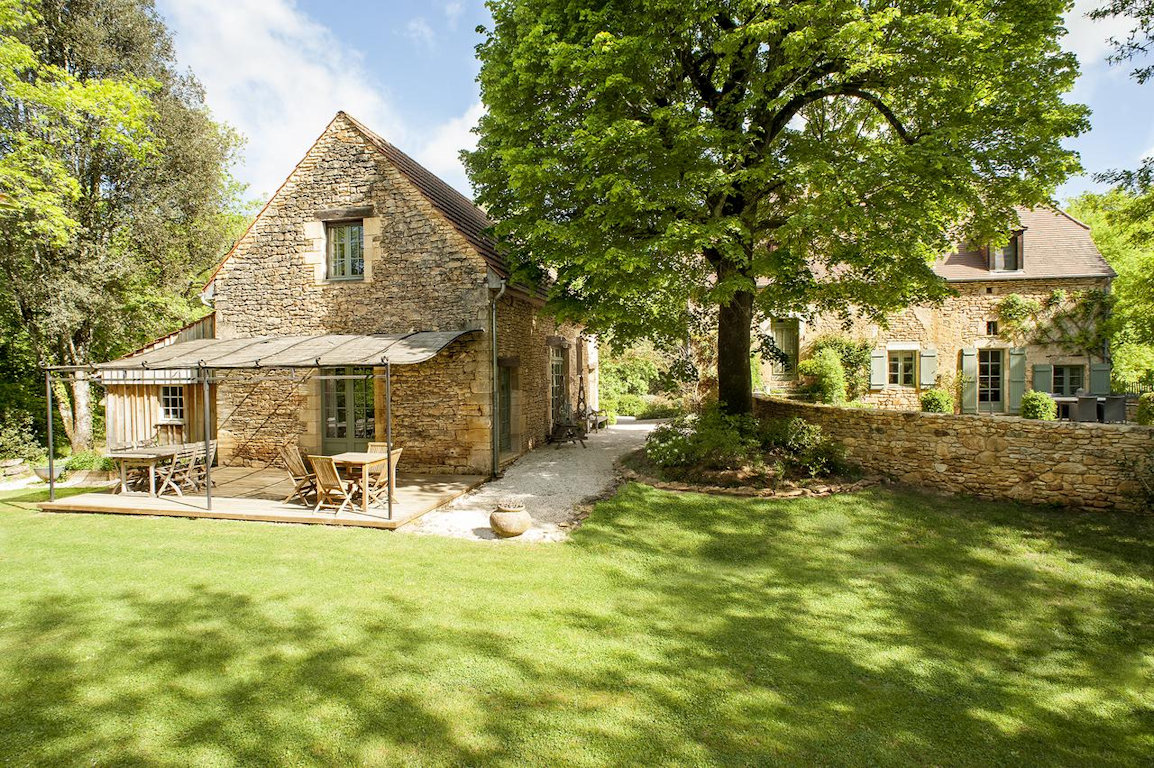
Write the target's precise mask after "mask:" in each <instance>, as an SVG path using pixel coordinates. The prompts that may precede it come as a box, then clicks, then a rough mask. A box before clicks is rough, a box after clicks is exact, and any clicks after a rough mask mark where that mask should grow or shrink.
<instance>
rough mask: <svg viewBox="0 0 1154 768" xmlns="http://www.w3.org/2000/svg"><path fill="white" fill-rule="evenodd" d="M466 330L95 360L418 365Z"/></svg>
mask: <svg viewBox="0 0 1154 768" xmlns="http://www.w3.org/2000/svg"><path fill="white" fill-rule="evenodd" d="M473 333H480V331H479V330H475V329H474V330H464V331H417V332H414V333H394V334H368V335H356V334H336V333H334V334H324V335H320V336H260V337H255V338H247V339H197V340H195V341H182V342H178V343H176V344H169V345H168V346H165V347H160V348H158V349H153V350H150V351H148V352H143V353H140V354H137V355H132V356H129V357H122V358H120V359H119V360H113V361H111V362H107V363H99V364H97V365H96V368H97V369H98V370H102V371H128V370H141V369H145V370H174V369H186V368H197V367H199V366H204V367H205V368H222V369H243V368H339V367H344V366H372V365H384V364H385V363H386V362H388V363H390V364H391V365H415V364H417V363H423V362H425V361H426V360H429V359H431V358H433V357H434V356H436V355H437V354H438V353H439V352H440V351H441V350H443V349H444V348H445V347H447V346H449V345H450V344H452V343H453V342H454V341H456V340H457V339H459V338H461V337H462V336H466V335H469V334H473Z"/></svg>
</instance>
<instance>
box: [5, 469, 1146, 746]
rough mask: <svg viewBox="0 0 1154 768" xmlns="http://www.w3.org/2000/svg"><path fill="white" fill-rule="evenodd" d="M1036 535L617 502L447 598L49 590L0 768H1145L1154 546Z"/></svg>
mask: <svg viewBox="0 0 1154 768" xmlns="http://www.w3.org/2000/svg"><path fill="white" fill-rule="evenodd" d="M1045 514H1046V513H1037V512H1032V511H1028V510H1023V509H1021V508H1006V509H1001V510H997V511H989V510H985V509H984V508H983V507H982V506H981V505H979V504H977V503H969V502H953V501H951V502H943V501H942V500H940V499H936V498H931V497H919V496H912V495H909V494H903V495H898V494H893V493H888V492H877V493H871V494H861V495H854V496H842V497H835V498H833V499H828V500H818V499H809V500H795V501H788V502H781V501H778V502H762V501H758V502H745V501H740V502H735V501H734V500H732V499H716V498H713V497H703V496H695V495H690V494H669V493H662V492H658V491H654V490H652V489H647V488H644V487H641V486H629V487H627V488H626V489H625V490H624V491H623V492H622V493H621V494H620V495H619V496H618V497H617V498H616V499H614V500H613V501H610V502H607V503H604V504H601V505H599V506H598V508H597V511H596V512H595V513H594V515H593V517H592V518H591V520H590V522H589V523H587V524H586V526H585V527H584V528H582V529H581V530H579V531H578V532H577V534H576V535H575V537H574V542H573V543H572V544H571V545H567V546H559V547H553V548H541V549H538V550H527V551H526V552H525V553H520V548H505V549H502V550H495V549H494V548H492V547H469V546H467V545H461V546H459V547H453V548H452V549H451V552H452V553H454V554H453V557H456V558H458V560H455V561H454V560H451V559H448V558H447V562H446V567H445V572H444V573H445V577H446V578H452V577H453V575H454V573H455V572H456V567H457V566H458V565H459V566H460V574H461V575H460V576H459V577H458V578H460V579H462V580H464V581H465V582H466V583H464V584H457V585H455V586H457V587H459V588H463V589H464V590H465V591H466V593H468V594H471V595H473V596H474V599H473V600H472V601H471V603H466V604H465V605H461V604H460V603H456V602H453V601H452V599H450V598H448V597H446V596H445V595H444V594H442V592H444V591H447V590H424V591H412V590H411V589H405V588H398V589H380V590H379V592H380V594H379V596H377V595H374V599H373V601H372V602H371V603H369V605H368V607H367V608H361V609H360V611H359V613H357V614H356V615H345V614H344V613H343V611H342V609H341V605H342V603H341V599H342V598H341V594H340V593H341V590H343V589H350V588H353V587H352V586H351V585H343V584H340V583H329V584H317V583H313V584H308V583H307V582H306V583H303V584H302V583H296V582H294V583H293V584H292V586H291V587H287V589H301V588H315V589H319V590H323V589H328V590H331V592H330V594H331V600H330V601H329V602H331V603H333V604H334V605H336V608H334V607H333V605H327V604H325V603H326V601H325V600H324V598H323V597H322V598H321V599H320V600H319V601H318V603H320V604H319V605H316V606H314V607H302V604H300V603H294V602H292V601H291V600H290V599H289V598H288V597H285V596H284V595H278V594H273V593H268V592H267V590H266V591H259V590H253V589H252V587H250V586H247V585H246V583H243V582H240V583H237V584H235V585H234V586H232V587H229V586H227V584H228V579H229V574H228V573H221V574H217V575H216V579H217V580H218V581H217V582H216V585H215V586H205V585H203V584H200V585H195V584H194V585H191V586H189V587H187V588H179V586H178V587H177V588H176V589H175V590H174V591H173V590H170V593H169V594H164V595H163V596H161V595H159V594H158V595H157V596H153V595H151V593H150V594H149V595H144V594H141V592H140V591H138V590H132V591H123V592H120V593H114V594H112V595H104V596H100V594H99V592H94V591H89V592H87V593H86V594H78V593H79V592H81V590H77V591H76V592H75V593H73V592H62V591H60V590H59V589H57V590H55V591H50V592H46V593H41V594H38V595H34V596H30V597H28V598H27V599H25V600H24V601H22V602H18V603H17V604H15V607H13V608H12V609H11V610H8V611H7V612H6V613H5V614H0V627H3V630H2V636H0V639H2V640H4V642H5V644H6V646H7V648H8V651H7V652H6V653H4V654H0V763H5V764H8V763H18V764H19V763H26V764H51V765H69V764H81V763H83V764H92V763H97V764H102V765H107V764H114V765H272V764H285V763H291V764H300V765H348V764H370V765H376V764H386V765H399V764H410V765H412V764H422V765H524V764H537V765H548V764H566V765H621V764H655V763H665V764H684V765H690V764H692V765H725V764H762V765H763V764H782V763H784V764H793V765H815V764H826V765H829V764H836V765H863V764H872V765H895V764H908V765H927V764H931V765H990V764H1039V765H1041V764H1044V765H1110V766H1114V765H1117V766H1123V765H1141V764H1143V763H1144V761H1145V760H1146V759H1148V755H1149V749H1150V747H1151V744H1150V733H1151V727H1150V726H1151V724H1152V721H1154V716H1152V715H1154V701H1152V698H1154V694H1152V692H1151V689H1150V677H1149V676H1150V668H1149V662H1148V661H1145V662H1144V661H1143V657H1144V655H1145V656H1146V658H1147V659H1148V658H1149V656H1150V655H1151V654H1152V653H1154V647H1152V646H1154V642H1152V628H1151V625H1150V622H1151V620H1152V619H1151V617H1152V616H1154V584H1152V582H1154V573H1152V571H1154V558H1151V557H1148V555H1150V554H1151V552H1150V549H1151V545H1150V544H1149V543H1148V542H1150V541H1151V539H1152V537H1151V536H1150V535H1149V534H1150V532H1151V531H1150V526H1148V524H1146V523H1142V522H1138V523H1131V522H1130V521H1123V520H1121V519H1118V520H1117V521H1116V524H1115V527H1114V528H1111V524H1110V523H1105V525H1106V528H1105V529H1102V528H1095V527H1091V528H1090V529H1088V530H1086V531H1080V530H1079V526H1080V525H1081V522H1080V520H1079V519H1076V518H1070V517H1063V516H1056V517H1053V518H1047V517H1046V516H1045ZM1089 525H1091V526H1100V525H1103V523H1102V519H1096V520H1095V521H1093V522H1092V523H1089ZM374 533H375V532H374ZM309 541H314V539H312V538H311V537H310V539H309ZM315 541H316V542H318V543H319V545H321V546H323V545H324V544H325V543H326V542H329V543H331V542H330V539H328V538H317V539H315ZM382 541H384V542H392V541H394V540H393V539H384V540H382ZM1142 542H1147V543H1146V544H1145V545H1143V544H1142ZM404 544H405V546H409V545H410V544H411V542H408V541H406V542H404ZM286 546H288V544H286ZM412 546H419V544H414V545H412ZM397 551H404V550H394V549H391V548H390V545H389V544H388V543H386V544H383V545H382V550H381V553H382V556H383V557H384V556H387V555H388V554H390V553H391V552H397ZM447 551H448V550H447ZM129 554H130V553H126V556H129ZM503 557H507V558H514V559H515V558H531V562H532V563H533V564H534V566H535V567H540V568H541V571H540V573H539V579H540V581H541V583H534V582H533V580H532V578H528V579H527V578H525V573H524V571H512V573H513V574H514V575H513V576H512V577H510V576H508V575H506V574H502V573H500V572H496V573H492V575H487V576H477V575H476V573H477V571H478V569H477V567H476V566H477V563H483V564H486V565H488V564H490V563H492V564H496V565H498V566H499V565H500V564H501V563H502V562H506V561H502V560H501V559H500V558H503ZM474 559H475V562H464V561H466V560H474ZM508 562H510V563H512V561H508ZM148 564H149V563H148V562H147V561H142V564H141V567H145V566H147V565H148ZM386 566H387V563H386ZM262 567H266V566H265V565H263V564H262V561H260V560H259V559H256V558H254V561H253V562H252V563H251V564H248V563H246V564H241V565H238V568H262ZM533 575H534V576H536V575H538V574H533ZM157 576H158V579H161V578H162V577H163V574H161V573H158V574H157ZM206 578H207V577H206ZM546 582H548V585H549V586H550V589H545V587H544V586H542V584H544V583H546ZM363 583H364V584H369V583H370V582H363ZM246 589H247V590H248V591H247V592H246V591H245V590H246ZM535 592H544V594H545V598H544V599H541V598H540V596H538V599H536V600H534V599H532V598H533V595H534V593H535ZM322 594H324V593H322ZM1144 664H1145V666H1143V665H1144Z"/></svg>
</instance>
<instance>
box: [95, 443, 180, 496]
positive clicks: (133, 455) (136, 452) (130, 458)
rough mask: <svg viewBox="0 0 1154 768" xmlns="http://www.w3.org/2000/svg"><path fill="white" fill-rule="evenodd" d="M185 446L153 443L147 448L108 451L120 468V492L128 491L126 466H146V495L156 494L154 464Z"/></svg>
mask: <svg viewBox="0 0 1154 768" xmlns="http://www.w3.org/2000/svg"><path fill="white" fill-rule="evenodd" d="M184 448H185V446H184V445H179V444H178V445H155V446H151V447H148V448H127V449H124V450H121V451H110V452H109V453H108V458H110V459H112V460H113V461H114V462H116V465H117V467H118V468H119V470H120V493H127V492H128V468H129V467H148V495H149V496H155V495H156V466H157V465H158V464H159V463H160V462H161V461H164V460H165V459H170V458H172V457H173V456H175V455H176V454H177V453H179V452H180V451H181V450H183V449H184Z"/></svg>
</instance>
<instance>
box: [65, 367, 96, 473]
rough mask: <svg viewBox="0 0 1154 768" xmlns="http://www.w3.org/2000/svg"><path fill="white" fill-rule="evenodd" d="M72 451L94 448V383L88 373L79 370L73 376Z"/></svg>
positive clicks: (70, 437) (78, 451) (70, 436)
mask: <svg viewBox="0 0 1154 768" xmlns="http://www.w3.org/2000/svg"><path fill="white" fill-rule="evenodd" d="M68 437H69V439H70V440H71V441H72V452H73V453H80V452H81V451H88V450H91V449H92V385H91V384H89V383H88V374H86V373H85V372H84V371H77V372H76V373H75V374H73V378H72V434H70V435H69V436H68Z"/></svg>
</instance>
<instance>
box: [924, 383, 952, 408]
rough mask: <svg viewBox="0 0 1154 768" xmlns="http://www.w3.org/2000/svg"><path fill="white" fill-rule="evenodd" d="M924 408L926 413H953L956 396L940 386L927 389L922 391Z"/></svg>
mask: <svg viewBox="0 0 1154 768" xmlns="http://www.w3.org/2000/svg"><path fill="white" fill-rule="evenodd" d="M922 410H923V411H925V412H926V413H953V412H954V396H953V395H951V394H950V392H949V390H946V389H942V388H940V387H935V388H934V389H927V390H926V391H925V392H923V393H922Z"/></svg>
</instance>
